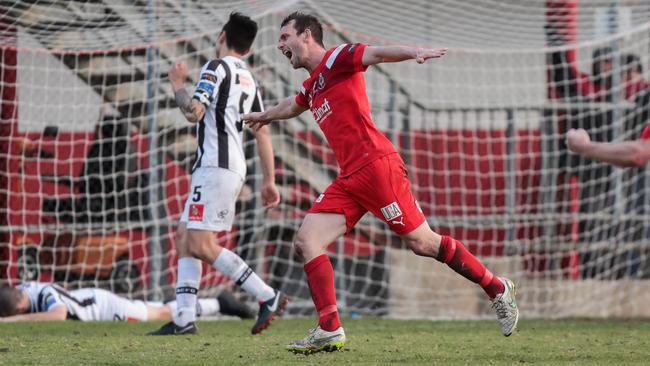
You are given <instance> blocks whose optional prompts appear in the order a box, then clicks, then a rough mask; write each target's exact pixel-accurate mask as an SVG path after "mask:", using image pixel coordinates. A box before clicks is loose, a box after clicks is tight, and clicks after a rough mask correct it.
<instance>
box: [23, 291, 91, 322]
mask: <svg viewBox="0 0 650 366" xmlns="http://www.w3.org/2000/svg"><path fill="white" fill-rule="evenodd" d="M16 288H17V289H19V290H22V291H25V292H27V296H29V301H30V302H31V309H30V313H41V312H47V311H50V310H51V309H52V308H53V307H55V306H57V305H65V307H66V308H67V309H68V319H79V320H97V318H98V317H99V314H98V312H99V309H98V307H97V305H96V299H95V294H94V291H93V290H92V289H79V290H73V291H70V292H68V291H66V290H64V289H63V288H62V287H60V286H58V285H55V284H53V283H43V282H26V283H23V284H21V285H19V286H17V287H16Z"/></svg>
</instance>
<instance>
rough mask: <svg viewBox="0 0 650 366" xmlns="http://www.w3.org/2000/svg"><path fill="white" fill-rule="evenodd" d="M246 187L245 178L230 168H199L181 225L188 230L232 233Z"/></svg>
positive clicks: (193, 178) (193, 174)
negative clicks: (238, 200) (238, 205)
mask: <svg viewBox="0 0 650 366" xmlns="http://www.w3.org/2000/svg"><path fill="white" fill-rule="evenodd" d="M243 184H244V180H243V179H242V178H241V176H240V175H239V174H237V173H235V172H233V171H230V170H228V169H223V168H210V167H205V168H198V169H196V170H195V171H194V173H192V184H191V186H190V195H189V197H187V201H186V202H185V209H183V214H182V215H181V222H183V223H185V224H187V228H188V229H198V230H209V231H230V229H231V228H232V223H233V222H234V221H235V203H236V201H237V196H238V195H239V191H240V190H241V188H242V186H243Z"/></svg>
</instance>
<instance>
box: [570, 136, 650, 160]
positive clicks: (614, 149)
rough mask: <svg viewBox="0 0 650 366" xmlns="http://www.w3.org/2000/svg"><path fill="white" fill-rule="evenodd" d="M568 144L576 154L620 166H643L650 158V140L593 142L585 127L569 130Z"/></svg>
mask: <svg viewBox="0 0 650 366" xmlns="http://www.w3.org/2000/svg"><path fill="white" fill-rule="evenodd" d="M567 146H568V147H569V150H571V151H573V152H574V153H576V154H580V155H582V156H585V157H587V158H589V159H592V160H597V161H602V162H605V163H609V164H613V165H617V166H620V167H635V166H638V167H642V166H644V165H646V163H647V162H648V161H649V160H650V141H647V140H636V141H624V142H592V141H591V139H590V138H589V134H588V133H587V131H585V130H583V129H578V130H574V129H571V130H569V132H568V133H567Z"/></svg>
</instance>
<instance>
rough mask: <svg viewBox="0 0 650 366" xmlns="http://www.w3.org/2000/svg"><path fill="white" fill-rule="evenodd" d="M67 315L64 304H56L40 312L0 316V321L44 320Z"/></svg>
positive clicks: (64, 317) (61, 317)
mask: <svg viewBox="0 0 650 366" xmlns="http://www.w3.org/2000/svg"><path fill="white" fill-rule="evenodd" d="M67 316H68V309H67V308H66V307H65V305H63V304H61V305H56V306H54V307H52V308H51V309H50V310H48V311H45V312H41V313H30V314H19V315H13V316H8V317H6V318H0V322H7V323H10V322H18V321H44V320H65V319H66V318H67Z"/></svg>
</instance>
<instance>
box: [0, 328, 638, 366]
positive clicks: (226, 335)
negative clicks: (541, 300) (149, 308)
mask: <svg viewBox="0 0 650 366" xmlns="http://www.w3.org/2000/svg"><path fill="white" fill-rule="evenodd" d="M314 322H315V320H314V319H303V318H298V319H279V320H278V321H276V322H275V323H274V324H273V325H272V326H271V327H270V328H269V329H267V330H266V331H265V332H264V333H262V334H261V335H257V336H252V335H251V334H250V327H251V325H252V321H239V320H222V321H204V322H200V323H199V328H200V331H201V334H200V335H198V336H180V337H179V336H177V337H147V336H145V335H144V334H145V333H146V332H147V331H150V330H154V329H156V328H157V327H158V326H160V325H161V324H160V323H80V322H71V321H70V322H58V323H56V322H55V323H51V322H46V323H13V324H0V365H21V364H31V365H156V366H163V365H174V366H181V365H298V364H300V365H424V364H426V365H649V364H650V320H574V319H572V320H552V321H551V320H522V321H520V327H519V331H518V332H516V333H515V334H513V335H512V336H511V337H509V338H505V337H503V336H501V333H500V332H499V329H498V324H497V322H496V321H402V320H387V319H378V318H361V319H355V320H351V319H344V320H343V322H344V325H345V329H346V334H347V336H348V343H347V345H346V347H345V348H344V350H343V351H339V352H333V353H321V354H315V355H311V356H303V355H295V354H292V353H289V352H287V351H286V350H285V349H284V345H285V344H286V343H288V342H289V341H292V340H294V339H299V338H302V337H303V336H305V335H306V334H307V330H308V329H309V327H311V326H313V325H314Z"/></svg>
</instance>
